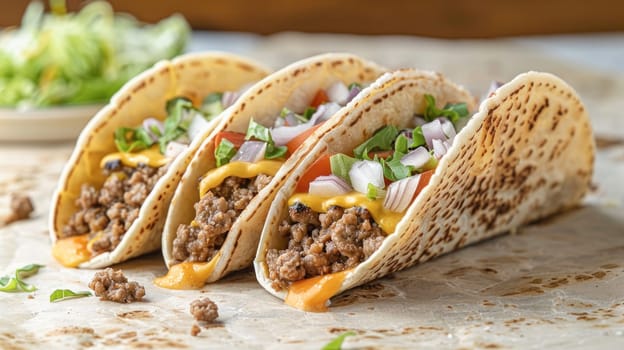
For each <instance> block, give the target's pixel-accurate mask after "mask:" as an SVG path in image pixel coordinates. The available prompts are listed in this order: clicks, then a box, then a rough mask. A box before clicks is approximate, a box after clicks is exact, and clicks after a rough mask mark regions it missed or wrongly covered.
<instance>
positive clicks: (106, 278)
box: [89, 267, 145, 303]
mask: <svg viewBox="0 0 624 350" xmlns="http://www.w3.org/2000/svg"><path fill="white" fill-rule="evenodd" d="M89 288H91V289H93V291H94V292H95V295H96V296H98V297H100V300H109V301H114V302H117V303H131V302H134V301H140V300H141V299H143V297H144V296H145V288H143V286H141V285H140V284H138V283H137V282H128V279H127V278H126V276H124V274H123V272H122V271H121V270H113V269H112V268H110V267H109V268H106V269H105V270H104V271H100V272H96V273H95V276H93V280H91V282H89Z"/></svg>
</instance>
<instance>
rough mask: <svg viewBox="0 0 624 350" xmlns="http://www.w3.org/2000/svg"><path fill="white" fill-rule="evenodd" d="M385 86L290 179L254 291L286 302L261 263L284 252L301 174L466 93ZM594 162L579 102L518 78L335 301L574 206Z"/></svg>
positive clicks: (418, 76)
mask: <svg viewBox="0 0 624 350" xmlns="http://www.w3.org/2000/svg"><path fill="white" fill-rule="evenodd" d="M386 79H387V83H386V84H385V86H384V88H383V89H380V90H378V91H377V92H376V95H375V96H374V97H372V98H370V99H368V100H367V101H363V103H361V104H359V105H356V106H354V108H352V109H351V110H350V111H349V115H348V116H346V117H345V119H344V120H343V121H342V125H340V126H338V127H337V128H335V129H333V130H331V131H329V132H327V133H326V134H325V135H324V137H323V138H322V139H321V140H320V141H319V142H318V143H317V144H316V146H314V147H313V148H312V149H311V150H309V155H308V157H307V159H306V160H304V161H303V162H301V163H300V164H298V166H299V168H297V169H295V168H293V169H290V170H291V171H292V172H293V174H292V175H291V176H290V177H289V178H288V179H287V180H286V181H285V183H284V185H283V186H282V189H281V190H280V192H279V193H278V195H277V196H276V198H275V200H274V201H273V204H272V206H271V209H270V211H269V218H268V220H267V222H266V225H265V227H264V229H263V233H262V237H261V241H260V243H259V247H258V252H257V256H256V260H255V261H254V266H255V269H256V276H257V278H258V281H259V282H260V284H261V285H262V286H263V287H264V288H265V289H266V290H267V291H269V292H270V293H271V294H273V295H275V296H277V297H279V298H282V299H284V298H285V297H286V294H287V291H284V290H282V291H277V290H274V289H273V288H272V287H271V281H270V280H269V279H268V274H267V267H266V263H265V255H266V252H267V250H268V249H269V248H279V249H283V248H285V246H286V243H287V242H285V238H283V237H280V235H279V233H278V226H279V223H280V222H281V221H282V220H285V219H286V218H287V215H288V204H287V202H288V199H289V197H291V196H292V195H293V194H294V189H295V187H296V184H297V181H298V179H299V177H300V176H301V175H302V174H304V173H305V171H306V169H307V168H309V166H310V165H311V164H312V163H313V162H314V161H315V160H316V159H317V158H318V157H319V156H320V155H321V154H323V153H326V152H327V153H338V152H343V153H346V152H350V151H352V150H353V148H355V147H356V146H358V145H359V144H360V143H361V142H363V141H364V140H366V139H367V138H369V137H370V136H372V135H373V133H374V132H375V131H376V130H377V129H379V128H380V127H382V126H384V125H388V124H394V125H398V126H401V125H405V124H406V119H408V118H411V117H412V115H413V114H414V112H422V111H423V108H424V105H423V94H425V93H428V94H431V95H433V96H435V97H436V100H437V103H438V104H439V105H440V106H442V105H444V104H445V103H446V102H457V101H462V100H463V95H462V94H463V91H462V90H459V89H457V87H455V86H454V85H452V84H449V83H448V82H446V81H445V80H444V79H443V78H441V77H440V76H433V75H430V74H427V73H422V72H416V71H410V70H405V71H399V72H396V73H394V74H392V76H388V77H387V78H386ZM593 161H594V142H593V138H592V131H591V128H590V124H589V120H588V116H587V112H586V110H585V108H584V107H583V105H582V103H581V101H580V99H579V97H578V95H577V94H576V92H575V91H574V90H573V89H572V88H571V87H570V86H568V85H567V84H566V83H565V82H563V81H562V80H561V79H559V78H557V77H555V76H553V75H550V74H546V73H537V72H529V73H526V74H521V75H519V76H518V77H516V78H515V79H514V80H513V81H511V82H510V83H508V84H505V85H504V86H502V87H501V88H499V89H498V90H497V91H496V92H495V93H493V94H492V95H491V96H490V97H489V98H488V99H486V100H485V101H484V102H483V103H482V104H481V107H480V109H479V111H478V112H477V113H476V114H475V115H474V116H473V117H472V119H471V120H470V121H469V122H468V124H467V126H466V127H465V128H464V129H463V130H462V131H461V132H460V133H459V134H458V135H457V136H456V138H455V140H454V143H453V145H452V147H451V149H449V151H448V153H447V154H446V155H445V156H444V157H443V158H442V160H441V161H440V163H439V165H438V167H437V168H436V170H435V174H434V175H433V176H432V178H431V180H430V183H429V185H428V186H427V187H425V189H424V190H423V191H422V192H421V193H420V195H419V196H418V197H417V198H416V200H415V201H414V202H413V203H412V204H411V206H410V207H409V208H408V210H407V212H406V214H405V216H404V218H403V220H402V221H401V222H399V224H398V225H397V227H396V230H395V232H394V233H393V234H390V235H389V236H387V237H386V238H385V240H384V242H383V243H382V245H381V247H380V248H379V249H378V250H377V251H376V252H375V253H374V254H373V255H372V256H371V257H370V258H369V259H367V260H366V261H364V262H362V263H361V264H359V265H358V266H357V267H356V268H355V269H353V270H351V271H350V272H348V273H347V274H346V276H345V279H344V280H343V282H342V284H341V285H340V288H339V289H338V290H337V291H336V293H335V294H334V295H336V294H338V293H340V292H343V291H345V290H347V289H349V288H353V287H355V286H358V285H361V284H364V283H366V282H368V281H371V280H374V279H376V278H379V277H382V276H384V275H387V274H389V273H391V272H394V271H398V270H401V269H404V268H406V267H409V266H412V265H414V264H416V263H418V262H423V261H426V260H429V259H431V258H433V257H436V256H439V255H441V254H444V253H447V252H450V251H453V250H456V249H458V248H460V247H462V246H465V245H467V244H471V243H474V242H477V241H480V240H483V239H485V238H488V237H492V236H495V235H497V234H501V233H504V232H509V231H513V230H514V229H516V228H518V227H519V226H521V225H523V224H526V223H529V222H531V221H534V220H537V219H540V218H543V217H546V216H548V215H551V214H554V213H556V212H558V211H561V210H565V209H567V208H570V207H573V206H575V205H577V204H578V203H579V201H580V200H581V198H582V197H583V195H584V194H585V193H586V192H587V190H588V187H589V184H590V180H591V176H592V170H593Z"/></svg>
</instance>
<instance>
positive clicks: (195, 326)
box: [191, 324, 201, 337]
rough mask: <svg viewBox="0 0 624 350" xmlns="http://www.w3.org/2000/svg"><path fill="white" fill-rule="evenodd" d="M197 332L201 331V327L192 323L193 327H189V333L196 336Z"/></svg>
mask: <svg viewBox="0 0 624 350" xmlns="http://www.w3.org/2000/svg"><path fill="white" fill-rule="evenodd" d="M199 333H201V328H199V326H198V325H197V324H194V325H193V327H191V335H192V336H194V337H196V336H197V335H198V334H199Z"/></svg>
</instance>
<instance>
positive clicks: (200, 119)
mask: <svg viewBox="0 0 624 350" xmlns="http://www.w3.org/2000/svg"><path fill="white" fill-rule="evenodd" d="M208 125H210V122H209V121H207V120H206V119H205V118H204V116H203V115H201V113H195V115H194V116H193V119H191V124H189V127H188V130H187V133H188V136H189V138H190V139H191V141H193V140H194V139H195V137H197V136H198V135H199V134H201V132H202V130H204V129H205V128H206V127H207V126H208Z"/></svg>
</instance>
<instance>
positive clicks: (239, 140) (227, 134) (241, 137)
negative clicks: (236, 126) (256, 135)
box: [215, 131, 245, 149]
mask: <svg viewBox="0 0 624 350" xmlns="http://www.w3.org/2000/svg"><path fill="white" fill-rule="evenodd" d="M221 139H226V140H228V141H230V142H231V143H233V144H234V146H235V147H236V148H239V147H240V146H241V145H242V144H243V142H245V134H241V133H238V132H231V131H221V132H220V133H218V134H217V136H215V149H217V147H219V144H220V143H221Z"/></svg>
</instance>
